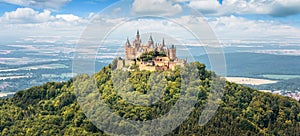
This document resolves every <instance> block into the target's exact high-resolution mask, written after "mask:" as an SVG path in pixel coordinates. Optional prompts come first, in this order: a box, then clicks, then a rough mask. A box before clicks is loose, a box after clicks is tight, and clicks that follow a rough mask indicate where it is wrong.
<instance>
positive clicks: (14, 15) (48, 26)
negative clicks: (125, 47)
mask: <svg viewBox="0 0 300 136" xmlns="http://www.w3.org/2000/svg"><path fill="white" fill-rule="evenodd" d="M88 22H89V20H88V19H85V18H80V17H78V16H75V15H72V14H58V15H55V16H54V15H53V14H52V13H51V11H49V10H44V11H42V12H39V11H35V10H33V9H31V8H18V9H16V10H15V11H11V12H5V13H4V15H3V16H1V17H0V29H1V34H0V41H1V42H9V43H13V42H15V41H20V40H22V39H26V38H28V37H31V36H50V37H51V36H60V37H66V36H72V37H79V35H80V33H81V31H82V30H83V29H84V27H85V25H86V24H88ZM54 40H55V39H54ZM23 42H24V41H23ZM25 42H28V40H27V41H26V40H25ZM51 43H55V41H53V42H51Z"/></svg>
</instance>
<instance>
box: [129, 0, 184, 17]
mask: <svg viewBox="0 0 300 136" xmlns="http://www.w3.org/2000/svg"><path fill="white" fill-rule="evenodd" d="M132 11H133V13H135V14H142V15H145V14H146V15H167V16H171V15H176V14H178V13H180V12H182V7H181V5H180V4H176V3H172V2H171V1H168V0H147V1H146V0H134V2H133V4H132Z"/></svg>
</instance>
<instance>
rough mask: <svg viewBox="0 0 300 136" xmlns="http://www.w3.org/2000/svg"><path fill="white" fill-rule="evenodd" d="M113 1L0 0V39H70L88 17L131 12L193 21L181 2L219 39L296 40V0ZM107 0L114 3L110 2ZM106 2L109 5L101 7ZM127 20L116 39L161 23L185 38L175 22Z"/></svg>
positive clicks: (117, 17) (114, 19)
mask: <svg viewBox="0 0 300 136" xmlns="http://www.w3.org/2000/svg"><path fill="white" fill-rule="evenodd" d="M116 2H119V1H117V0H85V1H83V0H47V1H44V0H0V30H1V31H0V44H24V43H35V44H38V43H49V44H58V43H59V44H76V43H77V42H78V39H79V38H80V36H81V35H82V33H83V32H84V31H85V29H86V28H87V26H88V25H89V24H90V23H91V22H92V20H94V21H95V20H98V21H104V24H103V27H106V26H105V25H106V24H108V23H110V24H109V25H115V26H117V25H119V24H120V22H122V21H124V20H125V21H126V18H129V17H132V16H135V15H157V16H163V17H167V18H172V19H174V20H178V21H179V22H185V23H186V24H188V23H191V22H192V21H193V17H192V16H191V15H190V14H189V13H190V12H189V11H188V10H187V7H188V8H193V9H195V10H197V11H198V12H200V13H201V14H202V15H203V18H204V19H205V21H206V22H208V24H209V26H210V27H211V29H212V30H213V31H214V32H215V34H216V36H217V37H218V38H219V39H231V40H243V39H256V40H266V41H268V40H269V41H274V40H276V41H287V42H288V41H291V39H295V40H297V39H300V23H299V22H300V0H151V1H148V0H147V1H146V0H125V2H126V3H127V4H115V3H116ZM112 4H114V6H110V5H112ZM108 7H113V8H111V9H110V10H109V11H107V8H108ZM102 10H106V12H107V14H106V13H105V12H104V13H103V12H102V13H101V11H102ZM99 12H100V13H101V14H98V13H99ZM199 20H201V19H198V21H199ZM131 23H132V24H130V23H129V24H128V23H127V24H126V23H125V25H124V26H121V27H119V29H121V30H119V31H116V33H115V34H116V35H119V36H118V37H116V38H119V39H121V40H123V39H126V35H127V36H130V35H131V34H133V33H135V31H136V26H139V29H142V30H144V31H151V30H152V31H153V32H154V30H155V31H160V30H165V29H166V27H167V28H169V29H166V32H164V33H168V32H167V31H170V30H172V31H174V32H176V34H177V35H175V37H177V38H179V39H180V38H181V39H183V38H184V37H186V35H185V34H183V33H182V34H181V35H180V32H179V29H177V28H176V27H178V26H174V24H172V23H170V22H166V21H163V20H159V21H157V20H152V22H151V21H150V22H149V20H139V21H131ZM134 24H135V26H134V27H131V26H133V25H134ZM141 24H143V25H141ZM145 24H147V25H145ZM125 26H126V27H125ZM176 30H178V32H177V31H176ZM180 31H181V30H180ZM117 32H118V34H117ZM122 32H123V33H122ZM124 33H125V34H124ZM128 33H130V34H128ZM123 36H125V37H123ZM122 38H123V39H122Z"/></svg>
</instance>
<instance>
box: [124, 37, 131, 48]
mask: <svg viewBox="0 0 300 136" xmlns="http://www.w3.org/2000/svg"><path fill="white" fill-rule="evenodd" d="M125 46H126V47H131V45H130V42H129V39H128V37H127V41H126V44H125Z"/></svg>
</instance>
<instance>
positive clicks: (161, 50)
mask: <svg viewBox="0 0 300 136" xmlns="http://www.w3.org/2000/svg"><path fill="white" fill-rule="evenodd" d="M151 53H152V55H153V54H154V56H153V57H152V58H150V59H147V60H145V59H142V57H143V56H142V55H147V54H151ZM186 62H187V60H183V59H179V58H177V56H176V47H175V46H174V45H172V46H171V47H170V48H169V47H167V46H166V45H165V41H164V39H162V43H154V41H153V38H152V35H151V36H150V38H149V41H148V42H147V43H146V44H143V43H142V41H141V38H140V33H139V30H138V31H137V34H136V38H135V40H134V41H133V42H132V43H130V41H129V39H128V38H127V41H126V43H125V60H123V59H119V60H118V67H117V68H118V69H122V68H124V67H126V66H132V65H135V66H138V68H139V69H140V70H149V71H155V70H169V69H172V70H174V69H175V67H176V66H184V65H185V64H186ZM123 64H124V65H123Z"/></svg>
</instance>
